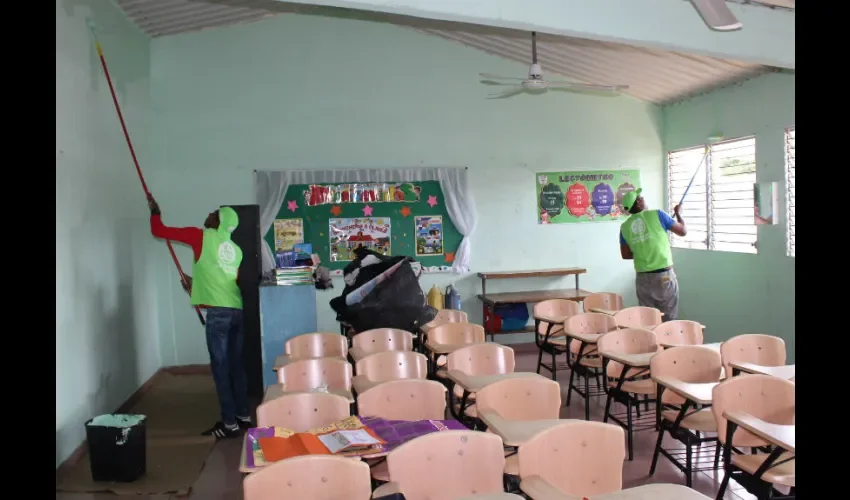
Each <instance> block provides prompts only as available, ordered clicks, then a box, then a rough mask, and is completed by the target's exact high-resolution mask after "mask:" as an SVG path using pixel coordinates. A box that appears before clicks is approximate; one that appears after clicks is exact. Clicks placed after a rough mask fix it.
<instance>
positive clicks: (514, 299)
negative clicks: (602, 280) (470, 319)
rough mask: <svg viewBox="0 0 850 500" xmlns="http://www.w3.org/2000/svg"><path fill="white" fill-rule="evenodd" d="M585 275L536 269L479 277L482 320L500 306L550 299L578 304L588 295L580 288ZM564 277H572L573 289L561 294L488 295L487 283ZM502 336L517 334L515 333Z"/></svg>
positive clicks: (572, 270) (576, 271) (578, 269)
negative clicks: (581, 279)
mask: <svg viewBox="0 0 850 500" xmlns="http://www.w3.org/2000/svg"><path fill="white" fill-rule="evenodd" d="M586 272H587V269H584V268H581V267H565V268H558V269H537V270H531V271H498V272H486V273H478V277H479V278H480V279H481V293H480V294H479V295H478V299H479V300H481V303H482V306H483V310H484V318H488V317H492V316H493V314H494V312H493V311H494V309H495V307H496V306H498V305H502V304H533V303H536V302H543V301H544V300H550V299H566V300H575V301H581V300H584V298H585V297H587V296H588V295H590V292H589V291H587V290H582V289H581V288H579V275H580V274H584V273H586ZM563 276H575V282H576V285H575V288H567V289H560V290H534V291H528V292H505V293H490V294H488V293H487V280H488V279H490V280H504V279H523V278H555V277H563ZM488 323H489V322H487V321H485V322H484V329H485V330H484V331H485V334H489V335H490V339H491V340H494V338H495V333H496V332H492V331H488V330H487V324H488ZM519 331H520V332H531V331H534V328H533V327H526V328H524V329H523V330H519ZM504 333H517V332H516V331H510V332H504Z"/></svg>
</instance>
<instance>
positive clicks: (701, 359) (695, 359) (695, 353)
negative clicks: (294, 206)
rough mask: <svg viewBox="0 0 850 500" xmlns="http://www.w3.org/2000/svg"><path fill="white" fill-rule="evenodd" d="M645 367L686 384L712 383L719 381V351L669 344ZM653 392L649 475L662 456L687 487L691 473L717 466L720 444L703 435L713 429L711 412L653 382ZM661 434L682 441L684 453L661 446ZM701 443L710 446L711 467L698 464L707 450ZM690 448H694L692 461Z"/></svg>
mask: <svg viewBox="0 0 850 500" xmlns="http://www.w3.org/2000/svg"><path fill="white" fill-rule="evenodd" d="M649 368H650V370H651V372H652V376H653V377H655V378H670V379H675V380H678V381H682V382H685V383H688V384H711V383H716V382H718V381H720V374H721V363H720V353H719V352H717V351H715V350H712V349H708V348H706V347H701V346H677V347H672V348H670V349H666V350H664V351H662V352H659V353H658V354H656V355H655V356H653V357H652V360H651V361H650V367H649ZM657 391H658V394H659V395H658V397H657V399H658V404H657V406H656V419H657V421H658V426H659V431H658V440H657V441H656V443H655V451H653V454H652V464H651V465H650V467H649V475H650V476H651V475H653V474H655V468H656V466H657V465H658V456H659V455H664V457H665V458H667V459H668V460H670V461H671V462H673V465H675V466H676V468H678V469H679V470H681V471H682V472H683V473H684V474H685V481H686V484H687V486H688V487H690V486H691V484H692V483H693V475H694V472H698V471H702V470H708V469H709V468H712V469H717V466H718V461H719V458H720V445H719V444H718V442H717V437H716V436H713V435H712V436H711V437H708V436H707V434H708V433H711V434H714V433H716V432H717V424H716V423H715V421H714V415H713V414H712V413H711V409H710V408H709V407H707V406H703V405H700V404H697V403H695V402H694V401H688V400H686V399H685V398H684V397H682V396H680V395H679V394H677V393H676V392H674V391H672V390H670V389H666V388H665V387H664V386H663V385H661V384H658V385H657ZM665 433H667V434H669V435H670V437H671V438H673V439H675V440H677V441H679V442H680V443H682V444H683V445H684V446H685V449H684V452H683V451H682V450H681V449H678V448H676V449H670V450H667V449H664V448H662V441H663V439H664V434H665ZM705 443H710V444H711V445H713V446H714V461H713V464H712V466H711V467H702V464H703V463H704V461H703V460H701V458H702V456H701V455H703V453H707V452H710V447H704V446H702V445H703V444H705ZM694 448H698V450H696V451H697V456H696V463H694V462H695V460H694V458H695V457H694ZM683 459H684V462H683V461H682V460H683Z"/></svg>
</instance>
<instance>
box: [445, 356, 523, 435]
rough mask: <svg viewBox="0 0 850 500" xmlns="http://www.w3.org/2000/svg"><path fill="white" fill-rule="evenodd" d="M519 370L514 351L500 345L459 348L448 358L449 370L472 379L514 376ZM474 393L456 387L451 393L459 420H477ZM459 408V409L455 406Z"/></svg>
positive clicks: (455, 414)
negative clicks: (465, 418) (487, 376)
mask: <svg viewBox="0 0 850 500" xmlns="http://www.w3.org/2000/svg"><path fill="white" fill-rule="evenodd" d="M515 367H516V360H515V358H514V350H513V349H512V348H510V347H508V346H504V345H499V344H491V343H484V344H472V345H468V346H466V347H463V348H460V349H458V350H457V351H454V352H453V353H451V354H449V355H448V356H447V358H446V371H451V370H457V371H459V372H462V373H464V374H465V375H469V376H471V377H478V376H482V375H504V374H507V373H513V372H514V369H515ZM475 398H476V395H475V393H468V392H467V391H465V390H464V388H463V387H460V386H459V385H457V384H455V385H454V387H453V388H452V390H451V392H450V393H449V405H450V406H449V409H450V410H451V412H452V416H454V417H455V418H456V419H458V420H462V418H461V417H463V416H464V415H468V416H470V417H473V418H474V417H475V404H474V401H475ZM455 405H457V407H456V406H455Z"/></svg>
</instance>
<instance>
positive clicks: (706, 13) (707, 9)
mask: <svg viewBox="0 0 850 500" xmlns="http://www.w3.org/2000/svg"><path fill="white" fill-rule="evenodd" d="M691 4H693V6H694V8H695V9H696V10H697V12H699V15H700V16H701V17H702V20H703V21H705V24H707V25H708V27H709V28H711V29H713V30H716V31H735V30H739V29H741V28H743V27H744V25H743V24H741V21H738V18H737V17H735V14H733V13H732V11H731V10H730V9H729V6H728V5H726V0H691Z"/></svg>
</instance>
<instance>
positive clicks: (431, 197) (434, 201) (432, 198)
mask: <svg viewBox="0 0 850 500" xmlns="http://www.w3.org/2000/svg"><path fill="white" fill-rule="evenodd" d="M436 204H437V197H436V196H434V195H433V194H431V195H428V205H430V206H431V208H434V206H435V205H436Z"/></svg>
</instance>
